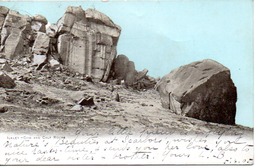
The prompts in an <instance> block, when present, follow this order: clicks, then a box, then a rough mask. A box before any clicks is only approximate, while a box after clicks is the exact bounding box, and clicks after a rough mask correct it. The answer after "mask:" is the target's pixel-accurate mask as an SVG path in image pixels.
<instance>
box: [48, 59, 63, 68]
mask: <svg viewBox="0 0 260 168" xmlns="http://www.w3.org/2000/svg"><path fill="white" fill-rule="evenodd" d="M49 63H50V66H51V69H53V70H56V71H59V70H60V69H61V64H60V63H59V61H57V60H55V59H54V58H52V57H51V58H50V59H49Z"/></svg>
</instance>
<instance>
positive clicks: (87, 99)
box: [78, 97, 95, 106]
mask: <svg viewBox="0 0 260 168" xmlns="http://www.w3.org/2000/svg"><path fill="white" fill-rule="evenodd" d="M78 104H79V105H82V106H94V105H95V103H94V99H93V97H85V98H82V99H80V101H79V102H78Z"/></svg>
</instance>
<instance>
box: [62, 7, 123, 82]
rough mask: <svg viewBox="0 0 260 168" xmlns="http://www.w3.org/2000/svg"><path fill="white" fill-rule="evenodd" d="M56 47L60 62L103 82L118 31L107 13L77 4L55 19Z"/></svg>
mask: <svg viewBox="0 0 260 168" xmlns="http://www.w3.org/2000/svg"><path fill="white" fill-rule="evenodd" d="M57 25H58V34H59V37H58V43H57V50H58V53H59V54H60V56H61V60H62V63H63V64H64V65H67V66H69V67H70V68H71V69H73V70H75V71H77V72H79V73H82V74H86V75H88V76H90V77H91V78H92V79H93V81H95V82H99V81H103V82H105V81H107V79H108V77H109V74H110V69H111V66H112V62H113V60H114V58H115V56H116V45H117V41H118V38H119V35H120V32H121V29H120V27H119V26H117V25H115V24H114V23H113V22H112V21H111V20H110V19H109V17H108V16H106V15H104V14H102V13H100V12H98V11H96V10H87V11H86V12H85V11H84V10H83V9H82V8H81V7H68V8H67V10H66V12H65V14H64V16H63V17H62V18H61V19H60V20H59V21H58V23H57Z"/></svg>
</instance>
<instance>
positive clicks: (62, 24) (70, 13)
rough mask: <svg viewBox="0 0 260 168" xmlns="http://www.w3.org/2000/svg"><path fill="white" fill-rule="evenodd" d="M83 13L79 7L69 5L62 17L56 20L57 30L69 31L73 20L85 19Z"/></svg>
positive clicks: (61, 31)
mask: <svg viewBox="0 0 260 168" xmlns="http://www.w3.org/2000/svg"><path fill="white" fill-rule="evenodd" d="M84 15H85V12H84V10H83V9H82V8H81V7H74V6H69V7H68V8H67V10H66V12H65V14H64V15H63V17H62V18H60V20H59V21H58V22H57V26H58V32H60V33H70V31H71V28H72V26H73V25H74V23H75V22H77V21H82V20H86V19H85V16H84Z"/></svg>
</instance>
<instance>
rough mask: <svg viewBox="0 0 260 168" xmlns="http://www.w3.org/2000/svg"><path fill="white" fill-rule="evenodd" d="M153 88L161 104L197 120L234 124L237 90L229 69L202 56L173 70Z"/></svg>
mask: <svg viewBox="0 0 260 168" xmlns="http://www.w3.org/2000/svg"><path fill="white" fill-rule="evenodd" d="M156 89H157V90H158V91H159V93H160V96H161V102H162V105H163V107H165V108H169V109H172V110H173V111H174V112H176V113H177V114H180V115H184V116H188V117H193V118H197V119H200V120H204V121H208V122H215V123H222V124H235V115H236V101H237V92H236V87H235V85H234V83H233V81H232V79H231V78H230V71H229V69H228V68H226V67H224V66H223V65H221V64H220V63H218V62H215V61H213V60H203V61H198V62H193V63H191V64H188V65H185V66H182V67H180V68H177V69H175V70H173V71H172V72H171V73H169V74H168V75H166V76H164V77H163V78H162V79H161V80H160V81H159V82H158V84H157V86H156Z"/></svg>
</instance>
